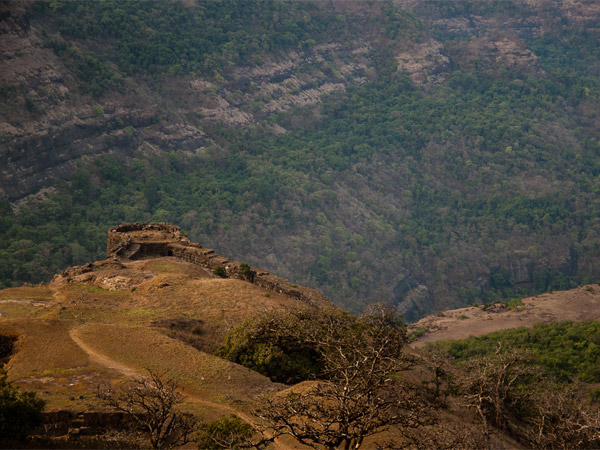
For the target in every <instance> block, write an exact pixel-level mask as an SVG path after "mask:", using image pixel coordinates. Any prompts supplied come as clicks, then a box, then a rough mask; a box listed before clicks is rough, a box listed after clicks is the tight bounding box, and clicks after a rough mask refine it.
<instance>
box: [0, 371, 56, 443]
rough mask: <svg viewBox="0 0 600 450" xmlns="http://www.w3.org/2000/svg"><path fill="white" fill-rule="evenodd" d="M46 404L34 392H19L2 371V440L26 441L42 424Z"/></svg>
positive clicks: (0, 380)
mask: <svg viewBox="0 0 600 450" xmlns="http://www.w3.org/2000/svg"><path fill="white" fill-rule="evenodd" d="M45 404H46V402H45V401H44V400H42V399H40V398H39V397H38V396H37V394H35V393H34V392H19V391H18V390H17V388H16V386H14V385H13V384H12V383H11V382H9V381H8V375H7V374H6V371H5V370H4V369H0V439H2V438H4V439H17V440H24V439H25V438H26V437H27V434H28V433H29V432H30V430H31V429H32V428H34V427H36V426H39V425H40V424H41V422H42V410H43V409H44V406H45Z"/></svg>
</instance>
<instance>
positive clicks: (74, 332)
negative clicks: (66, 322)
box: [69, 328, 294, 450]
mask: <svg viewBox="0 0 600 450" xmlns="http://www.w3.org/2000/svg"><path fill="white" fill-rule="evenodd" d="M69 336H70V337H71V339H72V340H73V342H75V343H76V344H77V345H78V346H79V347H80V348H81V349H82V350H83V351H84V352H86V353H87V354H88V356H89V357H90V359H91V360H92V361H93V362H95V363H96V364H99V365H101V366H104V367H108V368H110V369H114V370H116V371H117V372H121V373H122V374H123V375H125V376H128V377H138V378H139V377H142V374H140V372H138V371H137V370H136V369H135V368H133V367H131V366H128V365H126V364H123V363H120V362H118V361H115V360H114V359H111V358H110V357H108V356H106V355H103V354H102V353H98V352H97V351H96V350H94V349H93V348H91V347H90V346H89V345H87V344H86V343H85V342H84V341H83V340H82V339H81V336H79V330H78V329H77V328H71V329H70V330H69ZM182 394H183V395H184V396H185V400H186V401H189V402H191V403H196V404H198V405H203V406H208V407H210V408H214V409H219V410H221V411H225V412H228V413H230V414H235V415H236V416H238V417H239V418H240V419H242V420H243V421H244V422H246V423H248V424H250V425H251V426H252V427H253V428H257V427H258V424H257V423H256V421H255V420H254V419H253V418H252V417H251V416H250V415H249V414H246V413H245V412H242V411H239V410H237V409H234V408H232V407H230V406H227V405H223V404H221V403H215V402H211V401H209V400H204V399H201V398H199V397H196V396H194V395H189V394H187V393H183V392H182ZM274 444H275V446H276V447H277V448H278V449H280V450H294V448H293V447H289V446H287V445H285V444H284V443H282V442H281V441H280V440H279V439H275V442H274Z"/></svg>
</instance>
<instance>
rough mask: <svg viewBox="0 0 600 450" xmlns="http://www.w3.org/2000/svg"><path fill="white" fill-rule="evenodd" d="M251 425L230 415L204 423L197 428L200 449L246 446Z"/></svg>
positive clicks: (250, 435) (250, 433)
mask: <svg viewBox="0 0 600 450" xmlns="http://www.w3.org/2000/svg"><path fill="white" fill-rule="evenodd" d="M252 431H253V430H252V426H251V425H250V424H248V423H246V422H243V421H242V419H240V418H239V417H238V416H234V415H231V416H229V417H224V418H222V419H219V420H215V421H214V422H209V423H207V424H204V425H202V426H201V427H200V429H199V430H198V448H199V449H200V450H206V449H211V450H217V449H238V448H247V443H248V441H249V440H250V438H251V437H252Z"/></svg>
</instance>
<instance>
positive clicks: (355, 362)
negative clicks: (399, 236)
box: [257, 305, 424, 449]
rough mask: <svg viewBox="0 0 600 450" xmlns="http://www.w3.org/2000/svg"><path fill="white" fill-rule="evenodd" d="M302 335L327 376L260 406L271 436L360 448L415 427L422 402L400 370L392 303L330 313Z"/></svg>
mask: <svg viewBox="0 0 600 450" xmlns="http://www.w3.org/2000/svg"><path fill="white" fill-rule="evenodd" d="M317 320H318V321H319V323H318V325H316V324H315V326H314V327H311V329H310V330H300V332H301V334H302V338H303V339H305V340H307V341H308V342H311V343H313V344H315V346H316V347H317V348H318V349H319V352H320V354H321V355H322V358H323V362H324V369H323V373H322V379H321V380H320V381H316V382H313V383H312V385H311V386H310V387H308V388H306V389H304V390H298V391H296V392H293V393H289V394H287V395H279V396H278V395H276V396H273V397H271V398H269V399H267V400H265V402H264V404H263V407H262V408H260V409H259V410H258V411H257V415H258V416H259V417H261V418H262V419H263V420H264V421H265V423H266V424H267V427H266V429H267V430H268V435H269V436H270V437H271V439H272V438H274V437H277V436H280V435H283V434H288V435H291V436H293V437H294V438H295V439H297V440H298V441H299V442H300V443H302V444H304V445H308V446H310V447H313V448H322V447H326V448H328V449H358V448H360V447H361V445H362V444H363V441H364V439H365V438H366V437H368V436H372V435H374V434H377V433H379V432H381V431H383V430H384V429H385V428H386V427H387V426H390V425H402V426H418V425H419V424H421V423H422V421H423V417H424V415H423V405H422V404H421V403H420V402H419V401H418V400H417V398H418V396H416V395H415V392H414V390H413V389H412V388H410V387H409V384H407V383H403V382H401V380H400V379H399V376H398V373H399V372H400V371H402V370H404V369H406V368H407V364H406V361H405V359H404V358H403V353H402V348H403V346H404V344H405V343H406V332H405V329H404V327H403V324H402V321H401V319H400V318H399V317H398V316H397V315H396V314H395V313H394V311H393V310H392V309H390V308H387V307H383V306H382V305H378V306H377V307H374V308H372V309H371V310H370V311H368V312H367V313H366V314H364V315H363V316H361V317H359V318H358V319H355V318H351V317H350V316H348V315H344V314H325V315H322V316H320V317H319V318H316V319H315V321H317Z"/></svg>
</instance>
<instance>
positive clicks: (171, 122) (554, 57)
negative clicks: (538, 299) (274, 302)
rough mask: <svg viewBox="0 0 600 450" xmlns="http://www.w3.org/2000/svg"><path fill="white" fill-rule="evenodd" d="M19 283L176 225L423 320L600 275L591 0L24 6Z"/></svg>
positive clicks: (14, 261)
mask: <svg viewBox="0 0 600 450" xmlns="http://www.w3.org/2000/svg"><path fill="white" fill-rule="evenodd" d="M0 17H1V20H2V22H1V23H0V31H1V32H2V34H0V48H2V55H3V56H2V67H3V69H2V70H1V71H0V129H1V130H2V133H1V134H0V143H1V144H0V173H1V175H0V198H3V199H4V200H2V202H1V203H0V209H1V211H2V214H1V217H0V220H1V221H0V287H3V286H12V285H17V284H21V283H23V282H30V283H37V282H40V281H43V280H47V279H48V278H49V277H50V276H51V275H52V274H54V273H55V272H57V271H59V270H61V269H63V268H65V267H67V266H70V265H73V264H78V263H83V262H85V261H88V260H91V259H94V258H99V257H101V256H103V254H104V251H105V250H104V243H105V233H106V230H107V229H108V228H109V226H111V225H114V224H117V223H120V222H125V221H166V222H172V223H176V224H178V225H180V226H182V227H183V229H184V230H186V231H187V233H188V235H189V236H190V238H191V239H192V240H194V241H198V242H201V243H202V244H203V245H205V246H209V247H210V246H212V247H214V248H216V249H218V251H219V252H220V253H222V254H226V255H229V256H231V257H234V258H236V259H238V260H241V261H246V262H248V263H250V264H254V265H260V266H265V267H266V268H268V269H269V270H271V271H273V272H275V273H277V274H278V275H281V276H284V277H286V278H289V279H291V280H293V281H294V282H298V283H302V284H307V285H310V286H313V287H316V288H318V289H320V290H321V291H323V292H324V293H325V294H326V295H327V296H328V297H330V298H331V299H332V300H334V301H335V302H336V303H338V304H340V305H342V306H344V307H346V308H349V309H350V310H352V311H359V310H361V309H362V308H363V307H364V305H366V304H368V303H370V302H374V301H378V300H392V301H393V302H394V303H395V304H397V305H398V306H399V308H400V310H401V311H403V312H405V314H406V315H407V317H408V318H416V317H419V316H421V315H423V314H424V313H427V312H430V311H433V310H436V309H442V308H444V307H451V306H460V305H465V304H469V303H473V302H487V301H491V300H495V299H507V298H511V297H517V296H522V295H526V294H531V293H538V292H543V291H547V290H554V289H563V288H569V287H572V286H575V285H577V284H580V283H584V282H591V281H597V280H598V279H599V278H600V264H598V263H599V262H600V158H599V154H600V140H599V139H600V136H599V134H600V120H599V117H600V116H599V115H598V114H599V112H600V106H599V100H600V82H599V81H598V76H599V75H600V46H599V45H598V38H599V33H600V31H599V30H600V6H598V5H597V4H596V3H595V2H593V1H587V2H586V1H581V2H570V1H567V0H562V1H558V2H557V1H553V0H530V1H527V2H525V1H521V0H513V1H511V0H489V1H479V0H473V1H469V0H457V1H452V2H449V1H444V0H432V1H412V0H398V1H387V2H386V1H381V2H379V1H376V2H369V1H364V2H361V1H359V2H346V1H341V0H339V1H316V2H308V1H306V2H305V1H303V2H288V1H284V2H277V1H271V2H262V1H240V2H228V1H223V2H221V1H206V2H194V1H172V2H162V1H161V2H148V1H141V2H134V1H130V2H114V1H101V2H77V1H69V2H25V3H17V2H9V3H7V4H3V5H2V15H1V16H0Z"/></svg>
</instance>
